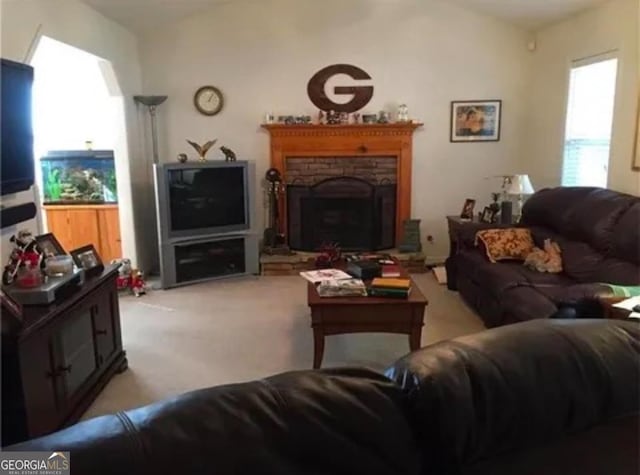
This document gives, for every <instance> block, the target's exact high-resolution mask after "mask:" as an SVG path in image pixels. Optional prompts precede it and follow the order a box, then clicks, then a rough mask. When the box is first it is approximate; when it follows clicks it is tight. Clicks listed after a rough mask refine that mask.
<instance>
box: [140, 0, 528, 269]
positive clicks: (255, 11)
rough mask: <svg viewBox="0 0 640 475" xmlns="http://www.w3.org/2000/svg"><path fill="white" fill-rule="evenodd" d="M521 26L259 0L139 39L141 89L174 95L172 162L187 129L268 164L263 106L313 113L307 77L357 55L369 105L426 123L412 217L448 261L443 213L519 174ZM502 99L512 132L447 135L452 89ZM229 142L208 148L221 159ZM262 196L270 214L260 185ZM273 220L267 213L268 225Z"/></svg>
mask: <svg viewBox="0 0 640 475" xmlns="http://www.w3.org/2000/svg"><path fill="white" fill-rule="evenodd" d="M526 41H527V36H526V33H525V32H524V31H523V30H520V29H518V28H516V27H512V26H510V25H507V24H505V23H502V22H500V21H498V20H494V19H492V18H489V17H485V16H482V15H480V14H477V13H473V12H470V11H467V10H464V9H460V8H458V7H455V6H452V5H448V4H447V3H446V2H443V1H438V0H399V1H394V2H389V1H385V0H351V1H349V2H345V1H343V0H324V1H322V2H319V1H315V0H261V1H236V2H229V3H227V4H223V5H221V6H218V7H215V8H212V9H211V10H210V11H209V12H207V13H204V14H201V15H198V16H196V17H191V18H189V19H187V20H184V21H181V22H179V23H177V24H174V25H173V26H171V27H166V28H162V29H158V30H157V31H151V32H149V33H148V34H147V35H145V36H143V37H142V38H141V60H142V65H143V72H144V78H143V79H144V89H145V91H147V92H148V93H151V92H153V93H159V94H167V95H169V100H168V101H167V102H166V103H165V104H163V105H162V106H160V108H159V112H158V114H159V120H160V137H161V143H160V149H161V160H162V161H173V160H174V159H175V156H176V154H178V153H180V152H186V153H188V154H189V155H190V156H191V157H194V152H193V150H192V149H191V148H190V147H189V145H188V144H187V143H186V142H185V139H191V140H195V141H197V142H204V141H206V140H208V139H212V138H217V139H218V140H219V144H220V145H222V144H224V145H227V146H229V147H230V148H232V149H234V150H235V151H236V152H237V154H238V156H239V157H240V158H241V159H248V160H255V161H256V162H257V174H258V177H259V178H261V177H262V176H263V175H264V172H265V170H266V169H267V168H268V165H269V146H268V143H269V142H268V135H267V133H265V132H263V131H262V130H261V129H260V127H259V124H260V123H261V121H262V119H263V117H264V114H265V112H274V113H275V115H276V116H277V115H279V114H302V113H308V114H312V115H314V116H315V114H316V111H315V108H314V106H313V104H312V103H311V102H310V101H309V99H308V97H307V94H306V85H307V82H308V80H309V78H310V77H311V76H312V75H313V74H314V73H315V72H316V71H318V70H319V69H321V68H323V67H324V66H327V65H329V64H334V63H342V62H346V63H351V64H355V65H357V66H359V67H361V68H363V69H364V70H365V71H367V72H368V73H369V74H370V75H371V76H372V77H373V84H374V86H375V93H374V97H373V100H372V102H371V103H370V104H369V105H368V106H367V108H366V110H365V111H364V112H367V111H369V112H377V111H379V110H380V109H383V108H385V109H389V110H391V111H395V108H396V106H397V105H398V104H400V103H403V102H404V103H406V104H408V106H409V110H410V115H411V116H412V117H413V118H415V119H418V120H420V121H422V122H424V123H425V126H424V128H422V129H421V130H418V131H417V132H416V134H415V141H414V176H413V215H414V217H416V218H420V219H422V231H423V235H426V234H432V235H433V236H434V237H435V244H434V245H433V246H431V245H427V247H426V252H427V253H428V254H429V256H431V257H433V258H435V259H438V258H441V257H443V256H445V255H446V254H447V252H448V240H447V236H446V224H445V218H444V217H445V215H447V214H459V212H460V210H461V207H462V204H463V201H464V199H465V198H467V197H471V198H477V199H478V205H482V206H484V205H486V204H488V203H489V202H490V192H491V191H493V190H496V189H498V188H499V185H500V181H499V180H497V179H495V180H485V179H484V177H486V176H490V175H496V174H505V173H514V172H517V171H518V170H517V166H516V165H517V162H518V160H519V157H520V155H521V153H522V139H523V134H524V132H525V127H524V125H525V124H526V121H525V113H526V112H527V110H526V107H527V104H526V101H525V100H524V98H525V97H526V96H527V93H528V86H529V84H528V78H529V68H528V64H529V56H530V55H529V53H528V52H527V51H526V47H525V45H526ZM205 84H213V85H215V86H218V87H219V88H221V90H222V91H223V93H224V94H225V98H226V104H225V108H224V109H223V111H222V112H221V113H220V114H219V115H217V116H215V117H205V116H202V115H199V114H198V113H197V112H196V110H195V109H194V107H193V105H192V98H193V93H194V92H195V91H196V89H197V88H198V87H200V86H202V85H205ZM468 99H502V100H503V123H502V139H501V141H500V142H497V143H479V144H451V143H449V122H450V121H449V113H450V101H451V100H468ZM211 158H215V159H221V158H222V155H221V152H219V151H218V150H217V147H216V150H215V151H212V152H210V159H211ZM257 195H258V196H257V198H256V206H257V207H258V216H259V217H262V215H263V213H262V191H261V190H258V193H257ZM260 229H262V223H260Z"/></svg>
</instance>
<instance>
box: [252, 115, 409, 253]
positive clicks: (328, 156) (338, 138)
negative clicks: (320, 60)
mask: <svg viewBox="0 0 640 475" xmlns="http://www.w3.org/2000/svg"><path fill="white" fill-rule="evenodd" d="M419 126H420V124H356V125H281V124H277V125H276V124H273V125H271V124H270V125H264V126H263V127H264V128H266V129H267V130H268V131H269V132H270V134H271V166H272V167H273V168H276V169H278V170H279V171H280V173H281V174H282V176H283V179H284V182H285V184H286V191H285V193H284V195H283V198H284V199H282V200H281V203H280V205H281V206H280V216H281V217H282V220H281V223H280V225H281V229H280V232H282V233H283V234H284V235H285V236H286V239H287V243H288V244H289V246H290V247H291V248H292V249H294V250H303V251H304V250H306V251H313V250H317V249H318V247H319V246H320V245H321V244H322V243H324V242H337V243H338V244H339V245H340V247H341V248H342V249H344V250H349V251H374V250H381V249H390V248H393V247H394V246H395V245H396V244H397V243H398V242H399V240H400V239H401V238H402V222H403V221H404V220H405V219H409V218H410V215H411V159H412V135H413V131H414V130H415V129H416V128H417V127H419Z"/></svg>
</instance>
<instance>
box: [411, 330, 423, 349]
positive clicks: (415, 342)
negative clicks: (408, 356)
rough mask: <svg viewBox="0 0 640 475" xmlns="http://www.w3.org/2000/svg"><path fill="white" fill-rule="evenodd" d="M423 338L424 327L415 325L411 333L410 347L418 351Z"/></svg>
mask: <svg viewBox="0 0 640 475" xmlns="http://www.w3.org/2000/svg"><path fill="white" fill-rule="evenodd" d="M421 339H422V327H414V328H412V329H411V333H410V334H409V349H410V350H411V351H416V350H419V349H420V340H421Z"/></svg>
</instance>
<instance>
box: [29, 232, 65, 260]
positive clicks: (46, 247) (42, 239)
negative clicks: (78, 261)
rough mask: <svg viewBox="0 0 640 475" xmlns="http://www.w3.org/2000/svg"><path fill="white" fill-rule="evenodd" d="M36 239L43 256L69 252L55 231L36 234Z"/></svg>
mask: <svg viewBox="0 0 640 475" xmlns="http://www.w3.org/2000/svg"><path fill="white" fill-rule="evenodd" d="M35 240H36V244H37V245H38V248H39V249H40V253H41V254H42V256H43V257H51V256H65V255H66V254H67V251H65V250H64V247H62V244H60V242H59V241H58V240H57V239H56V237H55V236H54V234H53V233H47V234H41V235H40V236H36V237H35Z"/></svg>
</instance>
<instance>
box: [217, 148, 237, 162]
mask: <svg viewBox="0 0 640 475" xmlns="http://www.w3.org/2000/svg"><path fill="white" fill-rule="evenodd" d="M220 150H222V153H224V161H225V162H235V161H236V153H235V152H234V151H233V150H231V149H230V148H228V147H225V146H224V145H223V146H222V147H220Z"/></svg>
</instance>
